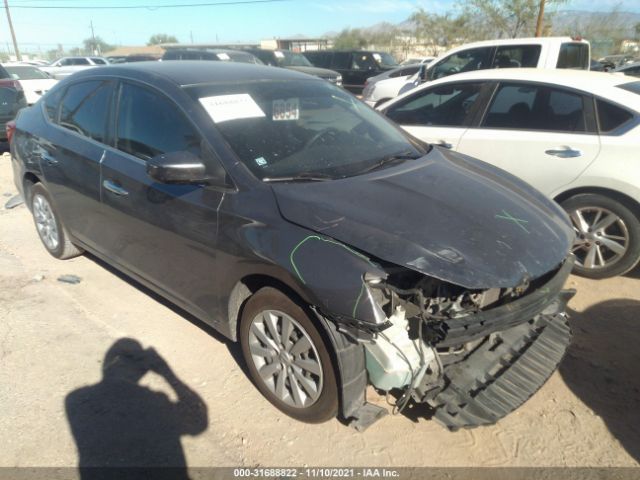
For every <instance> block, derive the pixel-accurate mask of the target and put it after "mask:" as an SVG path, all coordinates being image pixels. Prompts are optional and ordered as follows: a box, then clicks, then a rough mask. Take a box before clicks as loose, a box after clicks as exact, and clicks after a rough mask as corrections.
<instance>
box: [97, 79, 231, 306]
mask: <svg viewBox="0 0 640 480" xmlns="http://www.w3.org/2000/svg"><path fill="white" fill-rule="evenodd" d="M114 130H115V141H114V145H115V147H116V148H115V149H109V150H108V151H107V153H106V155H105V158H104V161H103V162H102V177H101V187H102V201H103V203H104V207H105V215H106V217H107V218H106V219H105V225H104V230H103V233H104V237H103V244H104V245H107V246H108V248H109V252H108V255H109V256H110V257H111V258H112V259H113V260H114V261H116V262H118V263H119V264H120V265H121V266H123V267H124V268H126V269H127V270H129V271H131V272H133V273H134V274H137V275H139V276H140V277H142V278H144V279H145V280H147V281H149V282H151V283H152V284H153V285H155V286H156V287H158V288H159V289H160V290H162V291H163V292H165V294H167V295H169V296H170V297H171V298H172V299H173V300H174V301H176V302H178V303H179V304H181V305H182V306H184V307H185V308H188V309H191V311H192V313H195V314H197V315H200V316H202V318H210V316H211V313H212V312H215V311H217V303H216V302H217V297H216V296H215V289H214V286H215V285H216V276H217V275H219V274H220V272H218V271H217V268H216V267H217V256H216V237H217V228H218V225H217V208H218V205H219V204H220V202H221V201H222V198H223V195H224V190H221V189H216V188H215V187H213V186H204V185H179V184H161V183H157V182H156V181H155V180H153V179H152V178H151V177H149V176H148V175H147V172H146V168H147V162H148V160H149V159H151V158H152V157H154V156H156V155H160V154H163V153H171V152H178V151H190V152H191V153H193V154H195V155H197V156H199V157H200V158H201V159H202V160H203V161H204V162H205V164H207V165H213V162H216V161H217V160H216V159H215V158H214V156H213V154H212V153H211V151H210V149H209V147H208V146H207V144H206V142H204V141H203V139H202V136H201V135H200V133H199V131H198V130H197V129H196V128H195V127H194V125H193V124H192V123H191V121H190V120H189V119H188V118H187V117H186V115H185V114H184V113H183V111H182V110H181V109H180V108H179V107H178V106H177V105H176V104H175V103H174V102H173V100H171V99H169V98H168V97H167V96H165V95H164V94H162V93H161V92H159V91H157V90H155V89H151V88H150V87H147V86H143V85H140V84H137V83H129V82H123V83H121V86H120V88H119V96H118V106H117V114H116V118H115V127H114ZM194 309H195V310H196V311H194Z"/></svg>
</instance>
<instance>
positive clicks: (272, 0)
mask: <svg viewBox="0 0 640 480" xmlns="http://www.w3.org/2000/svg"><path fill="white" fill-rule="evenodd" d="M289 1H291V0H242V1H238V0H236V1H228V2H204V3H178V4H175V3H174V4H168V5H162V4H160V5H110V6H107V5H81V6H78V5H23V4H21V5H18V4H15V3H13V4H12V6H11V8H25V9H26V8H28V9H47V10H51V9H56V10H62V9H66V10H91V9H93V10H123V9H127V10H131V9H136V8H137V9H147V10H158V9H161V8H192V7H220V6H225V5H249V4H256V3H276V2H289Z"/></svg>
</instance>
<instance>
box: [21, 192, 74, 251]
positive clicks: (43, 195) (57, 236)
mask: <svg viewBox="0 0 640 480" xmlns="http://www.w3.org/2000/svg"><path fill="white" fill-rule="evenodd" d="M29 208H30V209H31V214H32V215H33V221H34V223H35V226H36V231H37V232H38V236H39V237H40V240H41V241H42V244H43V245H44V248H46V249H47V252H49V253H50V254H51V255H52V256H54V257H55V258H58V259H60V260H67V259H69V258H73V257H77V256H78V255H82V253H83V252H84V251H83V250H82V249H81V248H80V247H77V246H76V245H74V244H73V243H71V240H70V239H69V234H68V233H67V230H66V229H65V227H64V225H63V224H62V221H61V220H60V217H59V216H58V213H57V212H56V210H55V208H54V206H53V203H52V202H51V196H50V195H49V192H48V191H47V189H46V188H44V186H43V185H42V184H41V183H36V184H34V185H33V186H32V187H31V188H30V189H29Z"/></svg>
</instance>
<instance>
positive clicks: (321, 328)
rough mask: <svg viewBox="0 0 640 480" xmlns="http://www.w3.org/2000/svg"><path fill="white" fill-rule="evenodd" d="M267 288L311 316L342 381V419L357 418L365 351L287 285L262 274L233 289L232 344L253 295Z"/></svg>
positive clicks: (362, 399)
mask: <svg viewBox="0 0 640 480" xmlns="http://www.w3.org/2000/svg"><path fill="white" fill-rule="evenodd" d="M264 287H272V288H275V289H278V290H280V291H281V292H283V293H284V294H285V295H287V296H288V297H289V298H290V299H291V300H292V301H293V302H295V303H296V304H298V305H299V306H300V307H301V308H303V309H304V310H305V312H307V313H308V314H309V318H310V319H311V321H312V322H314V324H315V325H316V327H317V328H318V332H319V333H320V335H321V337H322V339H323V340H324V342H325V344H326V345H327V348H328V350H329V355H330V356H331V360H332V367H333V369H334V372H335V374H336V377H337V378H338V381H339V388H338V389H339V397H340V398H339V400H340V414H341V416H342V418H343V419H345V420H348V419H354V418H355V419H358V418H359V413H358V412H359V409H360V408H362V407H363V406H364V405H365V404H366V402H365V390H366V386H367V372H366V369H365V360H364V349H363V347H362V345H359V344H357V343H354V342H352V341H351V340H350V339H349V338H347V337H346V336H345V335H343V334H342V333H341V332H339V331H338V330H337V328H336V326H335V325H333V324H332V323H331V322H330V321H329V320H327V319H326V318H324V317H322V316H321V315H320V314H319V313H318V312H317V311H316V310H315V309H313V308H311V306H310V305H309V303H308V302H307V301H305V300H304V299H303V298H302V296H301V295H300V294H299V293H298V292H296V291H295V290H294V289H293V288H291V287H290V286H289V285H287V284H286V283H284V282H282V281H281V280H278V279H276V278H274V277H271V276H268V275H262V274H255V275H248V276H246V277H244V278H242V279H241V280H240V281H238V283H236V285H235V286H234V287H233V289H232V291H231V294H230V296H229V305H228V315H229V331H230V333H231V335H232V340H233V341H238V338H239V327H240V325H239V319H240V318H241V317H242V310H243V308H244V306H245V305H246V303H247V300H248V299H249V297H251V295H253V294H254V293H255V292H257V291H258V290H260V289H261V288H264Z"/></svg>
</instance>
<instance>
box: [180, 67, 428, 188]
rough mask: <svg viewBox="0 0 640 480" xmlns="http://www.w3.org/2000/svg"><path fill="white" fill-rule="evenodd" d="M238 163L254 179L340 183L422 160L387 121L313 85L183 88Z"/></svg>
mask: <svg viewBox="0 0 640 480" xmlns="http://www.w3.org/2000/svg"><path fill="white" fill-rule="evenodd" d="M187 91H188V92H189V93H190V94H191V96H192V97H193V98H194V99H195V100H199V102H200V103H201V104H202V105H203V106H204V108H205V109H206V110H207V113H209V115H210V116H211V118H212V120H213V121H214V122H215V123H216V126H217V128H218V129H219V130H220V132H221V133H222V135H223V136H224V138H225V139H226V141H227V142H228V143H229V145H230V146H231V148H232V149H233V150H234V151H235V153H236V154H237V156H238V157H239V158H240V160H241V161H242V162H243V163H244V164H245V165H246V166H247V167H248V168H249V170H251V172H253V174H254V175H255V176H256V177H258V178H260V179H266V178H268V179H274V178H284V177H300V176H306V177H323V178H341V177H347V176H353V175H358V174H361V173H364V172H366V171H368V170H371V169H374V168H376V165H382V164H383V163H385V162H384V160H386V159H390V160H393V159H395V158H396V157H400V158H398V160H399V161H402V159H404V158H406V157H419V156H422V155H423V154H424V153H425V152H426V149H425V148H423V147H422V146H420V145H418V144H417V143H414V142H412V141H411V140H409V138H408V137H407V136H406V135H405V134H404V133H402V131H401V130H400V129H399V128H398V127H396V126H394V125H393V124H392V123H391V122H390V121H389V120H387V119H385V118H384V117H382V116H381V115H379V114H378V113H376V112H374V111H373V110H371V109H370V108H369V107H367V106H366V105H364V104H363V103H361V102H360V101H359V100H357V99H356V98H354V97H353V96H352V95H351V94H349V93H347V92H345V91H344V90H342V89H341V88H338V87H335V86H333V85H331V84H330V83H328V82H324V81H318V80H291V81H277V82H276V81H260V82H246V83H236V84H222V85H220V84H218V85H203V86H194V87H189V88H188V89H187Z"/></svg>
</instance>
